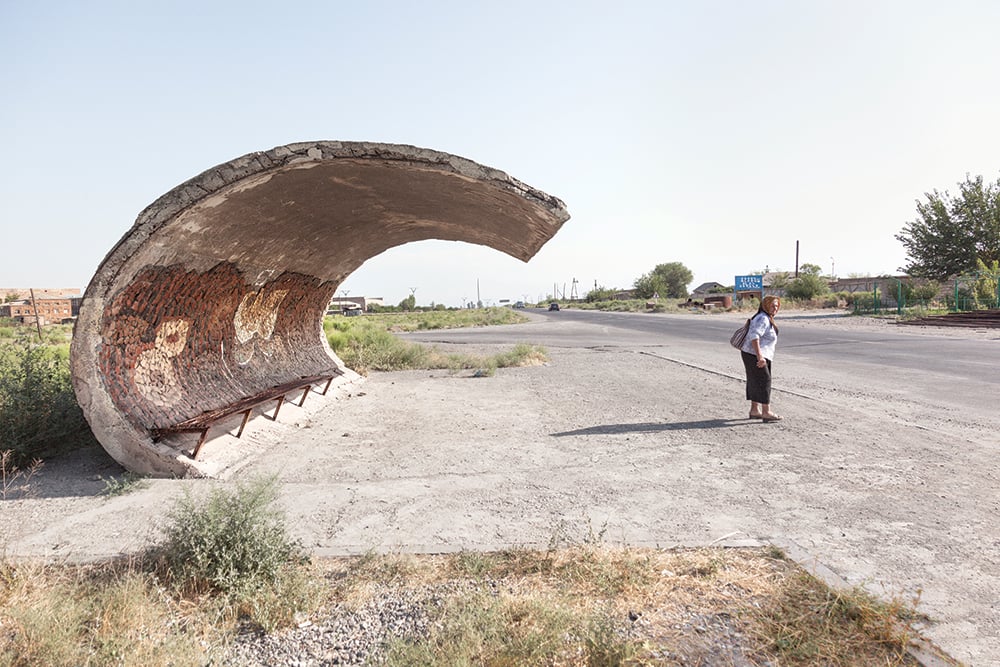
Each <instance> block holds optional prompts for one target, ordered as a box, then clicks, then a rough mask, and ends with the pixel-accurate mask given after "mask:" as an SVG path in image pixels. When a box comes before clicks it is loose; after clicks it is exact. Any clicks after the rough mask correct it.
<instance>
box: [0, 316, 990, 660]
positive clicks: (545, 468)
mask: <svg viewBox="0 0 1000 667" xmlns="http://www.w3.org/2000/svg"><path fill="white" fill-rule="evenodd" d="M735 319H738V316H734V321H735ZM784 321H785V322H786V323H787V326H809V325H810V322H809V318H808V316H807V314H803V316H802V317H799V318H797V317H795V316H794V314H787V315H786V316H785V319H784ZM559 325H561V323H560V324H559ZM559 325H551V324H546V323H544V322H535V323H531V324H528V325H522V326H523V327H525V329H524V330H525V332H526V335H525V337H526V338H530V333H531V331H532V328H533V327H545V326H559ZM824 326H827V324H824ZM828 326H845V327H868V328H876V329H877V328H880V327H886V326H891V325H889V324H887V323H884V322H880V321H872V320H862V319H860V318H845V319H843V320H837V321H831V323H829V324H828ZM906 333H908V334H910V335H933V336H969V337H976V338H984V339H987V340H995V339H1000V333H998V332H996V331H992V332H991V331H985V332H984V331H954V330H940V329H934V328H931V327H914V328H912V331H911V330H909V329H908V330H907V332H906ZM489 347H490V346H486V347H485V348H483V349H488V348H489ZM717 348H718V349H712V350H709V348H706V349H705V350H698V351H697V352H698V353H697V358H698V363H697V364H693V363H691V361H690V359H686V358H683V355H682V354H680V353H679V352H678V350H676V349H674V348H671V347H669V346H657V345H639V346H630V345H625V346H616V347H602V346H587V347H561V346H553V347H550V348H549V354H550V362H549V363H548V364H547V365H545V366H540V367H530V368H517V369H505V370H500V371H498V373H497V374H496V375H495V376H494V377H485V378H474V377H469V376H467V375H458V376H457V375H452V374H449V373H446V372H443V371H414V372H399V373H384V374H378V375H375V376H372V377H371V378H369V380H368V381H367V382H365V383H364V384H363V385H361V386H360V387H359V388H358V390H357V391H355V392H354V393H353V394H352V395H351V396H350V397H348V398H346V399H341V400H338V401H335V402H330V403H327V404H324V403H323V402H321V401H307V403H306V407H305V409H303V410H300V411H294V410H292V409H288V410H287V413H286V411H282V415H281V419H280V420H279V422H278V423H276V424H273V423H271V422H268V421H267V420H262V419H257V420H254V421H252V422H251V426H250V427H249V429H248V430H249V433H248V434H245V435H244V440H245V443H244V446H248V447H250V448H251V449H253V450H254V451H255V453H256V455H255V456H254V457H252V458H251V459H250V460H249V461H248V462H247V463H246V464H245V465H244V466H243V467H241V468H239V469H232V470H230V471H229V473H228V475H227V479H225V480H147V481H144V482H143V486H142V488H139V489H136V490H133V491H131V492H129V493H127V494H125V495H121V496H116V497H105V496H102V495H101V491H102V490H103V489H104V488H105V486H106V481H105V480H107V479H111V478H116V479H117V478H120V477H121V472H122V471H121V469H120V468H119V467H118V466H117V465H116V464H114V463H113V462H112V461H110V460H109V459H108V458H107V457H106V456H105V455H104V454H103V452H101V451H90V452H81V453H77V454H75V455H73V456H70V457H67V458H64V459H61V460H58V461H53V462H51V463H49V464H47V465H46V466H45V467H44V469H43V470H42V471H40V472H39V473H38V474H37V475H36V476H35V477H34V478H33V479H32V480H31V483H30V487H29V489H28V490H27V492H26V493H18V492H11V493H8V496H7V498H6V499H5V500H4V502H3V503H2V507H3V511H2V513H0V545H2V546H3V547H4V549H5V551H6V553H7V555H9V556H10V555H13V556H44V557H50V558H56V559H68V560H81V559H90V558H100V557H106V556H111V555H115V554H119V553H129V552H133V551H135V550H138V549H141V548H142V547H144V546H145V545H148V544H150V543H151V542H152V541H154V540H156V539H157V538H158V530H159V527H160V526H161V525H162V521H163V512H164V510H165V509H167V508H169V507H171V505H172V503H173V502H174V501H175V499H176V498H178V497H180V495H181V494H183V493H185V492H189V491H193V492H196V493H198V492H202V491H204V490H206V489H207V488H209V487H211V486H213V485H219V484H232V483H233V482H234V481H238V480H241V479H248V478H251V477H254V476H258V475H277V477H278V478H279V479H280V481H281V485H282V499H281V502H282V504H283V506H284V507H285V509H286V510H287V512H288V514H289V517H290V525H291V528H292V530H293V532H294V534H295V535H296V536H297V537H299V538H301V539H302V540H303V542H304V543H305V545H306V546H307V547H308V548H310V549H311V550H312V551H313V552H314V553H316V554H317V555H335V554H337V555H339V554H350V553H363V552H365V551H368V550H371V549H375V550H379V551H407V552H443V551H451V550H457V549H482V550H488V549H497V548H504V547H509V546H513V545H523V546H545V545H547V544H548V543H549V542H551V541H552V540H553V539H583V538H585V537H587V536H588V535H595V534H598V533H601V534H603V539H604V540H605V541H607V542H610V543H627V544H634V545H651V546H663V547H669V546H675V545H676V546H680V545H708V544H716V545H736V544H758V543H762V542H766V541H774V542H776V543H779V544H783V545H790V546H791V547H793V548H794V549H795V550H796V551H797V553H798V554H799V555H800V557H801V558H803V559H805V560H807V561H811V562H813V563H815V564H816V565H817V566H822V567H824V568H829V569H830V570H832V571H833V572H835V573H836V574H837V575H839V576H840V577H842V578H843V579H844V580H845V581H846V582H848V583H849V584H852V585H853V584H859V585H865V586H867V587H869V588H870V589H872V590H874V591H877V592H879V593H880V594H884V595H902V596H905V597H915V596H918V595H919V596H920V599H921V606H920V608H921V609H922V610H923V611H924V612H925V613H927V614H928V615H929V616H930V621H929V622H928V624H927V627H926V632H927V634H928V636H929V637H930V638H931V639H933V640H934V641H935V642H936V643H938V644H939V645H940V646H941V647H942V648H944V649H945V650H946V651H948V652H949V653H950V654H951V655H953V656H954V657H956V658H959V659H961V660H963V661H966V662H967V663H969V664H971V665H992V664H1000V640H998V637H1000V531H998V528H997V527H998V526H1000V498H998V496H997V489H998V488H1000V462H998V457H997V448H998V443H1000V441H998V438H997V436H996V433H997V432H998V429H1000V418H998V417H997V416H996V415H988V414H987V415H961V416H960V417H961V418H960V419H957V418H956V415H939V416H936V417H935V421H933V422H929V421H928V420H927V419H924V418H923V417H924V416H926V415H930V414H932V413H935V406H932V405H928V404H926V403H925V402H923V401H922V400H921V399H919V398H917V397H914V396H910V395H900V393H899V392H895V391H893V388H892V387H891V386H890V385H889V384H888V383H881V382H880V381H879V378H861V379H859V380H858V381H857V382H855V383H853V384H852V383H851V382H848V381H847V380H845V379H844V377H843V376H838V375H835V374H834V373H832V372H831V371H829V370H825V369H817V368H810V367H808V365H807V364H805V363H797V364H794V363H787V364H785V365H783V366H781V367H780V369H779V370H780V373H779V375H778V382H777V394H776V395H777V397H778V398H777V399H776V400H775V404H776V406H777V407H778V410H779V411H780V412H782V413H783V414H784V415H785V417H786V419H785V421H783V422H781V423H778V424H772V425H762V424H760V423H759V422H750V421H748V420H746V419H745V418H744V417H745V414H744V413H745V405H746V404H745V402H744V401H743V400H742V386H743V385H742V380H741V379H740V377H739V373H740V372H741V370H740V369H739V368H737V365H738V358H734V357H733V354H732V350H730V349H726V348H725V347H724V346H717ZM468 349H469V346H464V347H463V351H467V350H468ZM779 354H780V351H779ZM228 440H231V437H230V436H224V437H221V438H217V439H216V440H214V441H212V442H210V443H209V444H208V445H207V446H206V448H205V451H204V455H205V456H211V455H212V450H213V449H214V448H222V447H226V445H227V441H228Z"/></svg>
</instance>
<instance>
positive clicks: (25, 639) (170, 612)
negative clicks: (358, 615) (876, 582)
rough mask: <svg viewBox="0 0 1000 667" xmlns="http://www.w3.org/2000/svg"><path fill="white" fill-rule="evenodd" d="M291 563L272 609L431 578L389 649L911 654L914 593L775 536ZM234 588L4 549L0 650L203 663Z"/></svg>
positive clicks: (484, 653) (354, 597)
mask: <svg viewBox="0 0 1000 667" xmlns="http://www.w3.org/2000/svg"><path fill="white" fill-rule="evenodd" d="M300 574H301V576H302V577H303V581H305V580H306V579H308V580H310V581H312V582H313V584H315V583H316V582H325V584H324V585H323V588H322V590H321V591H320V593H319V595H318V597H313V596H310V597H309V598H308V602H307V598H303V599H301V600H299V601H298V602H297V603H296V604H289V605H286V607H287V609H288V610H289V613H288V614H287V615H285V616H283V617H282V618H281V619H280V623H277V624H278V625H282V626H285V627H288V626H289V625H294V623H295V622H296V620H301V618H303V616H305V615H308V614H309V613H312V614H314V615H316V616H317V617H320V616H322V613H323V609H324V608H325V607H326V606H327V605H332V604H336V605H340V606H346V607H347V608H348V609H358V608H361V607H363V606H364V605H365V604H367V603H369V602H371V601H372V600H373V598H375V597H376V596H380V595H385V594H386V593H387V591H403V590H418V589H419V590H427V589H428V588H430V589H432V590H435V591H440V594H437V593H436V594H435V596H434V598H435V600H436V602H435V604H428V606H427V608H426V609H425V610H424V612H425V613H426V614H428V616H429V617H430V619H431V622H430V623H429V624H428V625H427V626H426V627H427V628H428V630H427V631H426V632H425V633H423V634H422V635H421V636H411V637H394V638H391V640H390V644H389V646H388V647H387V652H386V655H387V660H388V662H387V664H389V665H417V664H439V665H443V664H449V665H457V664H484V665H542V664H544V665H623V664H625V665H702V664H703V665H719V664H723V665H724V664H734V663H736V664H749V665H764V664H770V665H774V666H779V665H780V666H790V665H845V666H846V665H859V666H860V665H915V664H917V663H916V662H915V661H914V660H912V659H911V658H910V657H909V656H908V655H907V654H906V652H905V647H906V645H907V642H908V641H909V638H910V636H911V634H912V631H910V630H908V629H907V628H908V627H909V626H908V624H909V623H910V622H911V621H912V620H913V619H914V617H915V611H914V608H915V605H916V601H911V602H902V601H899V600H895V601H890V602H888V603H884V602H879V601H877V600H875V599H874V598H872V597H871V596H869V595H867V594H865V593H863V592H861V591H858V590H852V591H833V590H831V589H829V588H827V587H826V586H825V585H823V584H822V583H820V582H819V581H817V580H816V579H814V578H813V577H811V576H809V575H808V574H806V573H805V572H804V571H802V570H801V569H800V568H799V567H798V566H797V565H796V564H794V563H792V562H790V561H788V560H785V559H784V558H783V556H782V554H781V553H780V552H779V551H778V550H776V549H694V550H658V549H639V548H610V547H608V546H605V545H600V544H585V545H573V546H568V547H561V548H558V549H550V550H547V551H528V550H521V549H512V550H508V551H503V552H494V553H477V552H461V553H457V554H450V555H375V554H368V555H365V556H361V557H352V558H337V559H328V560H324V561H322V562H320V563H314V564H313V565H311V566H302V571H301V573H300ZM314 590H315V589H314ZM265 603H267V604H271V605H273V606H274V607H275V608H277V607H280V605H276V604H274V601H265ZM232 604H233V603H232V601H231V600H230V601H227V600H226V599H225V598H223V597H219V596H211V595H202V596H200V597H191V596H188V597H182V596H180V594H178V593H177V591H175V590H173V589H172V588H170V587H167V586H164V585H163V584H161V583H160V581H159V580H158V579H157V577H156V575H154V574H151V571H150V570H149V568H147V567H143V566H142V565H141V564H139V563H116V564H104V565H100V566H89V567H68V566H43V565H38V564H31V563H26V564H18V565H13V564H11V563H9V562H0V666H4V667H6V666H15V665H16V666H18V667H20V666H22V665H24V666H26V665H37V664H45V665H57V666H58V665H88V664H89V665H139V664H141V665H168V664H172V665H199V664H208V661H209V660H212V659H216V660H218V659H219V656H221V655H222V654H223V653H222V651H223V647H224V646H225V645H226V644H227V643H228V642H230V641H232V639H233V637H234V634H235V632H236V631H237V630H238V628H239V624H240V623H241V622H245V618H246V615H247V613H248V610H246V609H242V610H241V609H239V608H235V607H232V606H227V605H232ZM241 604H245V601H243V603H241ZM301 605H306V606H305V607H302V606H301ZM296 607H298V609H295V608H296ZM293 609H295V611H297V613H291V612H292V610H293ZM739 661H742V662H739Z"/></svg>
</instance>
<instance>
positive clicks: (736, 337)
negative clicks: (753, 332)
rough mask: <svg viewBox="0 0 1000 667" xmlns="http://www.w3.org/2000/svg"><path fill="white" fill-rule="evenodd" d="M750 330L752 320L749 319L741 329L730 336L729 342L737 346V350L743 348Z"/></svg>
mask: <svg viewBox="0 0 1000 667" xmlns="http://www.w3.org/2000/svg"><path fill="white" fill-rule="evenodd" d="M748 331H750V320H747V321H746V324H744V325H743V326H741V327H740V328H739V329H737V330H736V331H734V332H733V335H732V336H730V337H729V344H730V345H732V346H733V347H735V348H736V349H737V350H742V349H743V341H745V340H746V339H747V332H748Z"/></svg>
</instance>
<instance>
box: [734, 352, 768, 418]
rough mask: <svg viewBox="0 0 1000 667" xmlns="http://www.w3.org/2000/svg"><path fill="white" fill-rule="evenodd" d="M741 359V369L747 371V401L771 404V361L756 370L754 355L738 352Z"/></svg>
mask: <svg viewBox="0 0 1000 667" xmlns="http://www.w3.org/2000/svg"><path fill="white" fill-rule="evenodd" d="M740 356H742V357H743V367H744V368H746V370H747V400H748V401H753V402H754V403H764V404H765V405H770V404H771V360H770V359H767V365H766V366H764V367H763V368H757V357H756V355H753V354H749V353H747V352H743V351H742V350H741V351H740Z"/></svg>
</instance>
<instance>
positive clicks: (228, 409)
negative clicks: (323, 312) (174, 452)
mask: <svg viewBox="0 0 1000 667" xmlns="http://www.w3.org/2000/svg"><path fill="white" fill-rule="evenodd" d="M334 377H336V376H335V375H312V376H309V377H301V378H299V379H298V380H291V381H290V382H284V383H282V384H279V385H277V386H274V387H271V388H270V389H266V390H264V391H262V392H259V393H257V394H254V395H253V396H247V397H246V398H242V399H240V400H238V401H236V402H235V403H231V404H229V405H225V406H223V407H221V408H216V409H214V410H206V411H205V412H203V413H201V414H200V415H198V416H197V417H192V418H191V419H185V420H184V421H182V422H178V423H176V424H174V425H173V426H164V427H161V428H154V429H151V430H150V434H151V435H152V436H153V442H159V441H160V440H162V439H163V438H164V437H166V436H168V435H174V434H177V433H200V434H201V436H200V437H199V438H198V444H197V445H195V447H194V451H192V452H191V453H190V454H189V455H188V456H190V457H191V458H192V459H197V458H198V452H200V451H201V448H202V446H203V445H204V444H205V439H206V437H207V436H208V429H210V428H211V427H212V425H213V424H214V423H215V422H217V421H219V420H221V419H225V418H226V417H230V416H232V415H235V414H239V413H241V412H242V413H243V421H242V422H241V423H240V428H239V430H238V431H237V432H236V437H237V438H239V437H240V436H242V435H243V429H244V428H245V427H246V425H247V422H248V421H249V420H250V415H251V413H253V410H254V408H256V407H257V406H258V405H261V404H262V403H267V402H268V401H277V402H278V404H277V406H275V408H274V414H273V415H271V419H272V420H276V419H277V418H278V411H279V410H281V406H282V405H283V404H284V403H285V397H286V396H288V394H292V393H294V392H296V391H301V392H302V397H301V398H300V399H299V402H298V405H299V407H302V405H303V404H304V403H305V402H306V396H308V395H309V392H310V391H318V390H317V389H316V387H314V386H313V385H317V384H319V383H321V382H326V384H325V385H324V386H323V391H321V392H319V393H320V394H322V395H323V396H325V395H326V392H327V391H328V390H329V389H330V383H331V382H333V378H334Z"/></svg>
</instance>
